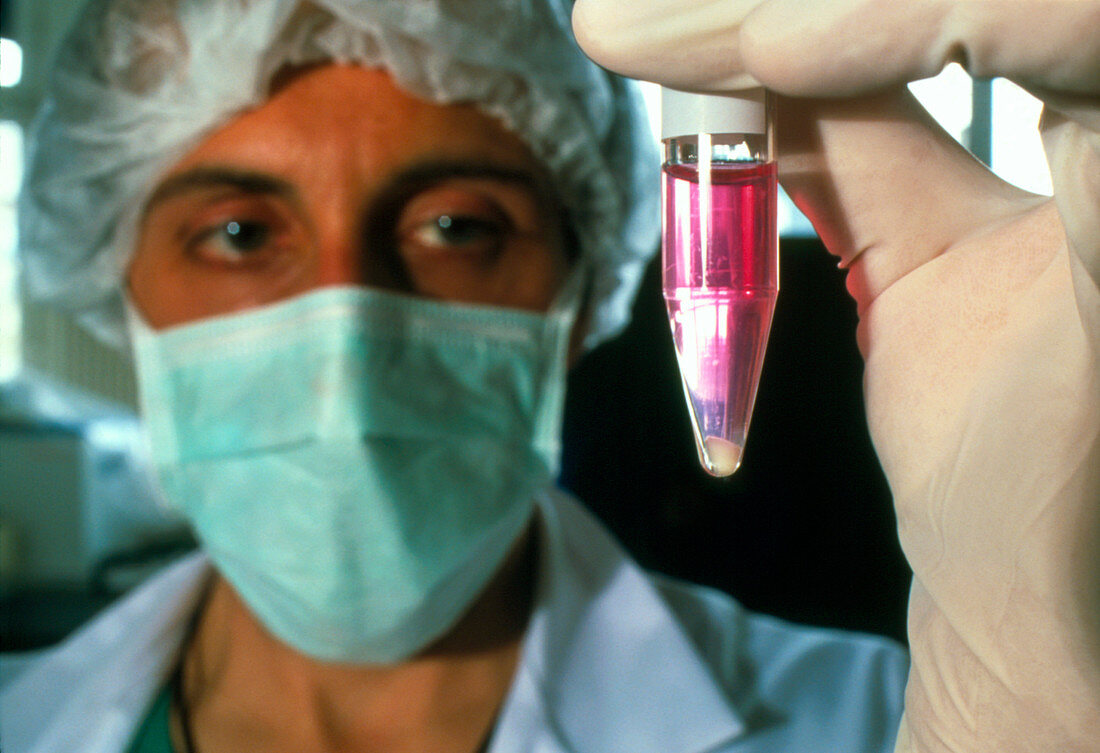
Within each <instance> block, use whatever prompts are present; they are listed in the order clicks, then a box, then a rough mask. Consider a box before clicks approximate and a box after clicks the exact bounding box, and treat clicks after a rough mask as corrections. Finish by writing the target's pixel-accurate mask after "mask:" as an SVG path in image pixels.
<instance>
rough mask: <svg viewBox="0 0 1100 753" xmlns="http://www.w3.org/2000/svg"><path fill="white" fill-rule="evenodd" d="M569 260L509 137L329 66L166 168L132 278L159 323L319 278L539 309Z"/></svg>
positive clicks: (371, 78) (350, 69)
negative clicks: (167, 170)
mask: <svg viewBox="0 0 1100 753" xmlns="http://www.w3.org/2000/svg"><path fill="white" fill-rule="evenodd" d="M227 75H228V72H227ZM567 269H568V261H567V257H566V253H565V250H564V245H563V239H562V235H561V212H560V210H559V208H558V204H557V202H556V200H555V199H554V197H553V194H552V192H551V189H550V186H549V180H548V178H547V176H546V174H545V171H544V169H543V168H542V167H541V166H540V165H539V163H538V162H537V161H536V160H535V158H534V157H533V156H532V155H531V154H530V153H529V151H528V150H527V148H526V146H525V145H524V144H523V143H522V142H521V141H520V140H519V139H518V138H517V137H515V136H514V135H513V134H511V133H509V132H508V131H507V130H505V129H504V127H503V126H502V125H500V124H499V123H498V122H497V121H495V120H493V119H492V118H489V117H487V116H486V115H483V114H481V113H480V112H478V111H477V110H476V109H475V108H474V107H472V106H469V105H451V106H440V105H435V104H430V103H427V102H424V101H421V100H418V99H414V98H413V97H411V96H409V95H408V94H405V93H404V92H402V91H401V90H399V89H398V88H397V87H396V86H395V85H394V83H393V82H392V80H391V79H390V77H389V75H388V74H386V73H385V72H382V71H376V70H366V69H362V68H358V67H354V66H338V65H326V66H323V67H319V68H315V69H311V70H308V71H305V72H302V73H300V74H297V75H295V76H294V77H293V78H291V79H290V80H289V81H288V82H287V83H286V84H285V85H283V86H282V87H280V88H279V89H278V90H277V91H276V93H275V94H274V95H273V96H272V97H271V98H270V99H269V100H268V101H267V102H265V103H264V105H263V106H262V107H259V108H257V109H255V110H252V111H250V112H247V113H244V114H242V115H240V116H238V117H236V118H235V119H233V120H231V121H230V122H229V123H228V124H226V125H225V126H223V127H222V128H220V129H219V130H217V131H215V132H214V133H213V134H212V135H210V136H209V137H207V138H206V139H205V140H204V141H203V142H202V143H201V144H199V145H198V146H197V147H196V148H195V149H193V150H192V151H191V152H190V153H189V154H188V155H187V156H185V157H184V158H183V159H182V160H181V161H180V162H178V163H177V164H176V165H175V166H174V167H173V168H172V169H171V170H170V171H169V172H168V173H167V175H165V176H164V178H163V179H162V180H161V182H160V183H159V185H158V187H157V188H156V189H155V190H154V192H153V194H152V196H151V198H150V200H149V202H148V204H147V205H146V208H145V213H144V215H143V221H142V223H141V228H140V233H139V238H138V247H137V251H136V253H135V256H134V259H133V261H132V263H131V265H130V270H129V285H130V293H131V296H132V299H133V301H134V303H135V304H136V305H137V307H138V309H139V310H140V311H141V312H142V314H143V315H144V317H145V319H146V320H147V321H148V322H149V324H150V325H151V326H152V327H154V328H163V327H168V326H172V325H175V324H182V323H184V322H189V321H193V320H196V319H202V318H205V317H209V316H215V315H218V314H225V313H229V312H233V311H240V310H243V309H248V308H252V307H254V306H259V305H263V304H267V303H272V302H274V301H278V300H280V299H283V298H287V297H290V296H293V295H296V294H299V293H303V292H305V291H308V290H312V289H315V288H319V287H324V286H330V285H370V286H374V287H379V288H386V289H390V290H396V291H401V292H407V293H413V294H418V295H422V296H425V297H431V298H437V299H443V300H451V301H463V302H469V303H480V304H490V305H497V306H506V307H512V308H521V309H528V310H533V311H542V310H545V309H546V308H547V307H548V306H549V304H550V302H551V301H552V299H553V297H554V295H555V294H556V293H557V291H558V288H559V287H560V285H561V283H562V281H563V280H564V277H565V274H566V272H567Z"/></svg>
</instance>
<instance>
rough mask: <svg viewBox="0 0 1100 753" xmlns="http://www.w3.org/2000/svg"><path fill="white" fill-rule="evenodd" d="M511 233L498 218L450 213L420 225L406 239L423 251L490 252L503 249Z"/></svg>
mask: <svg viewBox="0 0 1100 753" xmlns="http://www.w3.org/2000/svg"><path fill="white" fill-rule="evenodd" d="M507 230H508V227H507V225H506V223H504V222H502V221H500V220H499V219H498V218H496V217H484V216H482V217H479V216H472V215H461V214H453V213H450V214H440V215H438V216H436V217H431V218H429V219H427V220H423V221H421V222H419V223H418V224H416V225H415V226H413V227H412V228H410V229H409V230H408V231H407V232H406V233H405V234H404V237H403V240H404V241H405V242H406V243H408V244H413V245H416V246H418V247H419V248H420V249H421V250H437V251H441V252H446V251H459V252H462V251H465V252H479V253H490V252H494V251H496V250H498V249H499V247H500V245H501V243H502V242H503V240H504V236H505V235H506V233H507Z"/></svg>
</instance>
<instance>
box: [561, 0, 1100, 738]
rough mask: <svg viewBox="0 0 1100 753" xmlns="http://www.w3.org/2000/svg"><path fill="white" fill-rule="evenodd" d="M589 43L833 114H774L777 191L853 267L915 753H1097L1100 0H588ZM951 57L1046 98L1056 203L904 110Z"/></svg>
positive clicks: (688, 81)
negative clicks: (909, 576)
mask: <svg viewBox="0 0 1100 753" xmlns="http://www.w3.org/2000/svg"><path fill="white" fill-rule="evenodd" d="M574 28H575V30H576V32H577V37H578V40H579V41H580V43H581V45H582V47H583V48H584V49H585V50H586V52H588V53H589V54H590V55H591V56H592V57H593V58H594V59H595V60H596V61H597V62H598V63H600V64H602V65H604V66H606V67H608V68H611V69H613V70H616V71H619V72H622V73H625V74H627V75H631V76H635V77H638V78H643V79H648V80H651V81H658V82H661V83H665V84H668V85H672V86H676V87H678V88H686V89H694V90H701V91H723V90H728V89H735V88H738V87H742V86H747V85H752V84H754V83H757V82H759V83H763V84H765V85H767V86H769V87H771V88H772V89H774V90H776V91H778V92H780V93H781V94H784V95H795V96H797V97H815V98H819V99H791V98H783V99H781V101H780V110H779V121H778V122H779V125H778V133H779V152H780V160H779V163H780V180H781V181H782V182H783V184H784V186H785V188H786V189H787V191H788V192H789V193H790V195H791V196H792V198H794V200H795V201H796V203H797V204H798V205H799V206H800V207H801V208H802V210H803V211H804V212H805V213H806V215H807V216H808V217H809V218H810V219H811V221H813V223H814V225H815V227H816V228H817V229H818V232H819V233H820V234H821V236H822V238H823V240H824V241H825V242H826V245H827V246H828V247H829V249H830V250H831V252H832V253H834V254H836V255H837V256H839V257H840V259H841V263H842V264H843V265H845V266H847V268H848V269H849V273H848V286H849V290H850V291H851V292H852V294H853V295H854V297H855V298H856V300H857V302H858V307H859V311H860V324H859V331H858V337H859V343H860V348H861V351H862V353H863V355H864V357H865V359H866V362H867V367H866V372H865V392H866V400H867V410H868V416H869V422H870V428H871V434H872V438H873V440H874V443H875V447H876V450H877V452H878V455H879V458H880V460H881V462H882V464H883V467H884V468H885V470H886V474H887V477H888V479H889V481H890V486H891V489H892V491H893V494H894V502H895V505H896V508H897V515H898V521H899V533H900V537H901V542H902V547H903V549H904V551H905V553H906V556H907V558H908V559H909V562H910V564H911V566H912V567H913V570H914V573H915V576H914V583H913V588H912V593H911V598H910V604H909V638H910V645H911V655H912V669H911V673H910V678H909V684H908V687H907V690H906V711H905V717H904V719H903V722H902V727H901V729H900V731H899V739H898V750H903V751H922V752H925V751H954V752H957V753H962V752H963V751H965V752H966V753H974V752H976V751H989V752H990V753H994V752H995V753H1009V752H1012V751H1027V752H1028V753H1035V752H1036V751H1052V752H1053V751H1057V752H1058V753H1069V752H1070V751H1081V752H1084V751H1088V752H1089V753H1096V751H1100V646H1098V644H1100V376H1098V369H1100V357H1098V351H1100V291H1098V284H1100V3H1098V2H1085V1H1083V0H1082V1H1077V2H1074V1H1073V0H1047V1H1045V2H1044V1H1041V0H1031V1H1030V2H1029V1H1027V0H1015V1H1004V2H1000V1H997V0H990V1H988V2H949V1H946V0H906V2H897V1H896V0H881V1H878V2H875V1H874V0H818V1H816V2H814V1H813V0H755V1H753V0H749V1H747V2H744V1H742V2H739V1H738V0H725V1H724V2H702V1H701V0H631V2H630V3H629V4H628V5H624V4H623V3H621V2H619V1H618V0H580V1H579V2H578V4H577V5H576V7H575V10H574ZM950 60H959V61H960V62H962V63H963V64H964V65H965V66H966V67H967V68H968V70H969V71H970V72H971V73H973V74H975V75H978V76H994V75H1000V76H1006V77H1008V78H1011V79H1013V80H1015V81H1016V82H1017V83H1020V84H1021V85H1023V86H1025V87H1027V88H1028V89H1029V90H1030V91H1032V92H1033V93H1034V94H1035V95H1036V96H1038V97H1040V98H1041V99H1043V100H1044V101H1045V103H1046V111H1045V114H1044V117H1043V124H1042V130H1043V137H1044V144H1045V147H1046V151H1047V155H1048V160H1049V163H1050V166H1051V171H1052V176H1053V181H1054V200H1053V201H1050V200H1047V199H1044V198H1042V197H1035V196H1032V195H1030V194H1026V193H1024V192H1022V191H1019V190H1017V189H1014V188H1012V187H1010V186H1007V185H1006V184H1003V183H1001V182H1000V181H999V180H997V179H996V178H995V177H993V176H992V175H991V174H989V173H988V172H987V171H985V169H984V168H982V167H981V166H980V165H979V164H978V163H977V162H976V161H974V160H973V159H972V158H970V157H969V155H967V154H966V153H965V152H964V151H963V150H962V149H961V148H959V147H957V146H956V145H955V144H954V142H953V141H951V140H950V138H949V137H947V136H946V135H945V134H943V133H942V132H941V131H939V129H937V128H936V126H935V125H934V124H933V123H931V122H930V119H929V118H927V116H926V115H925V114H924V113H923V110H921V108H920V107H919V105H917V104H916V103H915V102H914V101H913V100H912V99H911V98H910V97H909V96H908V92H907V91H906V90H905V88H904V83H905V82H907V81H910V80H913V79H918V78H923V77H927V76H930V75H933V74H935V73H937V72H938V71H939V70H940V69H941V68H942V66H943V65H944V64H945V63H946V62H948V61H950ZM836 97H847V98H848V99H843V100H840V99H823V98H836Z"/></svg>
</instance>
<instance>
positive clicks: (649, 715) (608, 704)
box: [490, 490, 746, 753]
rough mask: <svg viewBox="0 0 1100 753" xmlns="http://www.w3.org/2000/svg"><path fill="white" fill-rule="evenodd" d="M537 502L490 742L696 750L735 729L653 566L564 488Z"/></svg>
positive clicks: (620, 752)
mask: <svg viewBox="0 0 1100 753" xmlns="http://www.w3.org/2000/svg"><path fill="white" fill-rule="evenodd" d="M539 512H540V519H541V526H542V536H541V537H540V547H541V560H540V567H539V583H538V586H537V588H538V592H537V596H536V606H535V610H534V612H533V614H532V616H531V621H530V625H529V628H528V634H527V637H526V639H525V643H524V648H523V657H522V660H521V662H520V668H519V670H518V672H517V676H516V678H515V682H514V684H513V688H512V691H511V693H510V694H509V698H508V699H507V701H506V702H505V706H504V708H503V709H502V712H501V717H500V720H499V724H498V727H497V731H496V734H495V735H494V739H493V742H492V746H491V748H490V753H503V752H504V751H514V750H532V751H540V753H541V752H543V751H544V752H545V753H551V752H553V753H559V752H561V753H565V752H568V753H597V752H598V753H648V752H650V751H652V752H653V753H701V752H702V751H712V750H715V749H716V748H719V747H721V746H722V745H723V744H724V743H728V742H730V741H732V740H733V739H735V738H737V737H738V736H740V735H741V734H742V733H744V732H745V730H746V725H745V721H744V720H743V718H742V715H741V714H740V713H739V712H738V710H737V709H736V708H735V707H734V705H733V703H732V702H731V700H730V698H729V696H728V695H727V693H726V692H725V690H723V688H722V686H721V685H720V684H719V682H718V680H717V679H716V677H715V675H714V674H713V672H712V671H711V669H710V668H709V667H708V664H707V663H706V662H705V661H704V659H703V657H702V656H701V655H700V652H699V650H698V648H697V647H696V646H695V645H694V644H693V643H692V641H691V639H690V638H689V636H688V635H687V634H686V633H685V632H684V630H683V629H682V628H681V626H680V622H679V621H678V619H677V618H676V616H675V615H674V614H673V612H672V611H671V609H670V608H669V606H668V604H667V603H666V602H665V601H664V599H663V598H662V597H661V594H660V592H659V591H658V590H657V588H656V587H655V586H654V584H653V581H652V579H651V578H650V576H648V575H647V574H646V573H645V572H643V571H642V569H641V568H640V567H639V566H638V565H636V564H635V563H634V562H633V561H632V560H631V559H630V558H629V557H627V556H626V554H625V553H624V552H623V551H622V550H621V549H620V548H619V546H618V544H617V543H616V542H615V541H614V540H613V539H612V538H611V536H609V535H608V534H607V532H606V531H604V530H603V528H602V527H601V526H600V525H599V524H598V523H597V522H596V521H595V520H594V519H592V517H591V516H590V514H589V513H587V512H586V511H584V510H583V509H581V507H580V505H579V504H578V503H576V502H575V501H573V500H572V499H570V498H569V497H568V496H567V495H565V494H564V493H562V492H559V491H556V490H551V491H548V492H547V494H546V496H545V497H544V498H543V499H541V500H540V504H539ZM726 679H727V681H728V680H729V679H730V678H729V677H727V678H726ZM734 684H737V683H736V680H735V682H734ZM532 730H542V735H543V738H542V739H538V740H533V739H531V737H530V733H531V731H532Z"/></svg>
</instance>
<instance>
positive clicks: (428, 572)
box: [130, 275, 579, 663]
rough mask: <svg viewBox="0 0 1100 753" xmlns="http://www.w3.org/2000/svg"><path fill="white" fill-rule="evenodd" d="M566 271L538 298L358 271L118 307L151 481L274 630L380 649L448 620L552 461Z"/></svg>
mask: <svg viewBox="0 0 1100 753" xmlns="http://www.w3.org/2000/svg"><path fill="white" fill-rule="evenodd" d="M578 277H579V275H575V276H574V278H573V279H572V280H571V282H570V284H568V285H567V286H566V290H565V292H563V294H562V296H561V297H560V300H559V301H558V302H557V303H555V305H554V306H553V307H552V308H551V310H550V312H549V313H548V314H535V313H529V312H524V311H516V310H509V309H494V308H486V307H476V306H470V305H462V304H447V303H441V302H436V301H430V300H425V299H419V298H414V297H409V296H403V295H399V294H394V293H388V292H383V291H378V290H372V289H367V288H324V289H320V290H317V291H314V292H310V293H307V294H305V295H302V296H300V297H297V298H294V299H291V300H287V301H284V302H280V303H277V304H275V305H272V306H268V307H264V308H260V309H253V310H250V311H247V312H244V313H239V314H232V315H228V316H223V317H217V318H213V319H206V320H202V321H199V322H196V323H192V324H187V325H183V326H180V327H176V328H171V329H167V330H163V331H159V332H153V331H152V330H150V329H149V328H148V326H147V325H145V324H144V323H143V322H142V321H141V320H140V317H139V316H137V315H136V314H134V313H133V312H131V317H130V319H131V330H132V336H133V343H134V352H135V360H136V364H137V369H138V382H139V391H140V398H141V403H142V408H143V412H144V418H145V424H146V427H147V432H148V437H149V441H150V450H151V454H152V458H153V463H154V466H155V468H156V471H157V474H158V477H159V480H160V483H161V484H162V486H163V490H164V492H165V494H166V496H167V498H168V499H169V500H171V501H172V503H173V504H175V505H176V506H178V507H179V508H180V509H181V511H182V512H183V514H184V515H185V516H186V517H187V518H188V519H189V520H190V522H191V524H192V525H193V527H194V529H195V531H196V534H197V536H198V538H199V540H200V541H201V542H202V545H203V547H204V549H205V550H206V552H207V553H208V554H209V556H210V558H211V559H212V561H213V562H214V564H215V566H216V567H217V569H218V570H219V572H220V573H221V574H222V575H223V576H224V577H225V578H226V579H228V581H229V582H230V583H231V584H232V586H233V587H234V588H235V589H236V591H237V592H238V593H239V594H240V596H241V598H242V599H243V600H244V602H245V603H246V604H247V605H248V607H249V608H250V609H251V610H252V612H253V613H254V614H255V615H256V616H257V617H258V618H259V620H260V621H261V622H262V623H263V624H264V625H265V626H266V627H267V628H268V629H269V630H270V631H271V632H272V633H273V634H274V635H276V636H277V637H278V638H280V639H281V640H283V641H284V642H286V643H287V644H289V645H291V646H293V647H294V648H296V649H298V650H299V651H301V652H303V653H305V654H307V655H310V656H312V657H315V658H318V659H323V660H331V661H341V662H371V663H390V662H396V661H400V660H402V659H405V658H407V657H409V656H411V655H413V654H415V653H417V652H418V651H420V650H421V649H423V648H425V647H426V646H427V645H429V644H430V643H431V642H432V641H434V640H435V639H437V638H439V637H440V636H442V635H443V634H444V633H446V631H447V630H448V629H449V628H450V627H451V626H453V625H454V624H455V623H456V622H457V621H458V619H459V618H460V617H461V616H462V614H463V613H464V612H465V610H466V609H467V608H468V607H469V606H470V605H471V604H472V602H473V601H474V600H475V599H476V597H477V596H478V594H479V593H480V592H481V591H482V590H483V589H484V588H485V586H486V585H487V584H488V582H489V581H490V579H491V578H492V576H493V575H494V573H495V572H496V570H497V569H498V568H499V567H500V565H501V564H502V562H503V561H504V559H505V557H506V555H507V554H508V552H509V550H510V548H511V547H512V545H513V544H514V543H515V542H516V541H517V540H518V538H519V536H520V534H521V533H522V532H523V530H524V528H525V526H526V525H527V524H528V522H529V520H530V519H531V516H532V508H533V495H534V494H535V493H536V492H537V490H538V489H539V488H540V487H544V486H545V485H547V484H548V483H551V482H552V480H553V479H554V477H555V476H556V473H557V470H558V462H559V455H560V429H561V415H562V403H563V395H564V389H565V387H564V385H565V370H566V353H567V349H568V344H569V339H570V334H571V330H572V324H573V321H574V318H575V313H576V307H577V301H578V299H579V295H578V293H577V291H578V288H579V284H578V283H577V278H578Z"/></svg>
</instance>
